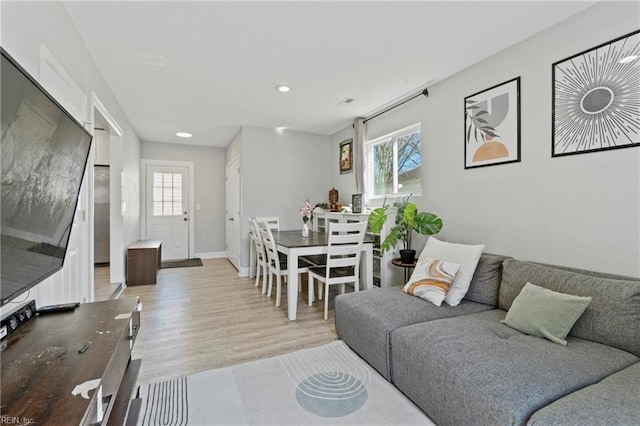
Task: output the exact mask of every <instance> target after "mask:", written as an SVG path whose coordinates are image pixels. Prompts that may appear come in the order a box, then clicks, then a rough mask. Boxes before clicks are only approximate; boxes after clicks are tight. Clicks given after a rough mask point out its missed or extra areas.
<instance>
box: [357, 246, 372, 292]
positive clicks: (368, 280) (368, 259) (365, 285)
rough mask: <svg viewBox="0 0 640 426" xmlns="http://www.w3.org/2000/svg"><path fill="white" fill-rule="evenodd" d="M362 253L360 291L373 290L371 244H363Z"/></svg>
mask: <svg viewBox="0 0 640 426" xmlns="http://www.w3.org/2000/svg"><path fill="white" fill-rule="evenodd" d="M362 250H363V251H364V281H363V282H362V281H361V284H362V285H361V286H360V289H361V290H368V289H370V288H373V244H363V245H362Z"/></svg>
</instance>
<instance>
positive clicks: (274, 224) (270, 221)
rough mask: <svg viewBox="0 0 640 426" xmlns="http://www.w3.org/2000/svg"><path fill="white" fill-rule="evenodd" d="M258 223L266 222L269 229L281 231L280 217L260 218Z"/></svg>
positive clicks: (257, 218)
mask: <svg viewBox="0 0 640 426" xmlns="http://www.w3.org/2000/svg"><path fill="white" fill-rule="evenodd" d="M256 221H258V222H266V223H267V226H268V227H269V229H271V230H273V231H279V230H280V216H258V217H256Z"/></svg>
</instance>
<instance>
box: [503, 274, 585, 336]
mask: <svg viewBox="0 0 640 426" xmlns="http://www.w3.org/2000/svg"><path fill="white" fill-rule="evenodd" d="M589 303H591V297H581V296H574V295H571V294H565V293H560V292H557V291H553V290H549V289H548V288H544V287H538V286H537V285H534V284H531V283H527V284H525V286H524V287H522V291H521V292H520V294H519V295H518V296H517V297H516V298H515V299H514V300H513V303H512V304H511V307H510V308H509V312H507V315H506V316H505V318H504V320H502V323H503V324H506V325H508V326H509V327H512V328H515V329H516V330H518V331H521V332H523V333H526V334H531V335H533V336H538V337H544V338H546V339H549V340H551V341H552V342H555V343H559V344H561V345H566V344H567V341H566V340H565V338H566V337H567V335H568V334H569V331H570V330H571V327H573V324H575V323H576V321H577V320H578V318H580V315H582V313H583V312H584V310H585V309H587V306H589Z"/></svg>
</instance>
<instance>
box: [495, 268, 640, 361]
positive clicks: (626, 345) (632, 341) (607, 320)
mask: <svg viewBox="0 0 640 426" xmlns="http://www.w3.org/2000/svg"><path fill="white" fill-rule="evenodd" d="M527 282H532V283H534V284H536V285H538V286H541V287H544V288H548V289H550V290H553V291H559V292H561V293H568V294H573V295H576V296H591V298H592V300H591V303H590V304H589V307H588V308H587V309H586V310H585V312H584V314H582V316H581V317H580V319H578V321H577V322H576V323H575V325H574V326H573V328H572V329H571V331H570V332H569V336H575V337H580V338H582V339H587V340H592V341H594V342H598V343H602V344H605V345H609V346H613V347H615V348H619V349H623V350H626V351H629V352H631V353H633V354H635V355H638V356H640V327H638V324H640V280H637V279H634V278H627V279H625V278H624V277H613V278H612V277H611V276H610V275H607V274H600V273H593V272H590V271H580V270H575V269H574V270H567V269H565V268H556V267H552V266H549V265H541V264H538V263H532V262H523V261H519V260H515V259H507V260H505V261H504V262H503V267H502V283H501V284H500V290H499V293H498V294H499V299H498V307H499V308H500V309H502V310H505V311H508V310H509V308H510V307H511V304H512V303H513V300H514V299H515V297H516V296H517V295H518V294H519V293H520V290H522V287H524V285H525V284H526V283H527Z"/></svg>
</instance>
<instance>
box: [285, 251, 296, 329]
mask: <svg viewBox="0 0 640 426" xmlns="http://www.w3.org/2000/svg"><path fill="white" fill-rule="evenodd" d="M287 270H288V271H289V276H288V279H287V311H288V313H289V321H295V320H296V311H297V308H298V253H296V251H295V250H289V254H288V255H287Z"/></svg>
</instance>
